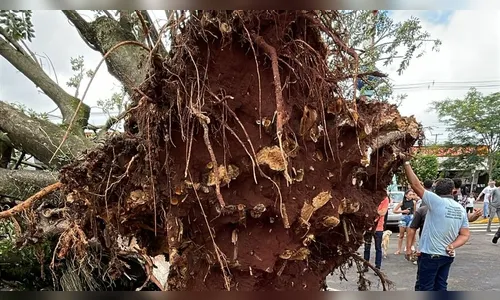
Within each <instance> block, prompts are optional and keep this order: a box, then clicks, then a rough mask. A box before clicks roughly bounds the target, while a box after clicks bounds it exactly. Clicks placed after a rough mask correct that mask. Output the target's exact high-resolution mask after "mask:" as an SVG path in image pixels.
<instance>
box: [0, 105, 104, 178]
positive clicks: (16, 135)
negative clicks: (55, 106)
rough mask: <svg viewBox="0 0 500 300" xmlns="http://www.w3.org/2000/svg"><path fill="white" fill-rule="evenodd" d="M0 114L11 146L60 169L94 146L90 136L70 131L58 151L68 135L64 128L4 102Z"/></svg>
mask: <svg viewBox="0 0 500 300" xmlns="http://www.w3.org/2000/svg"><path fill="white" fill-rule="evenodd" d="M0 115H1V116H2V118H0V131H3V132H5V133H6V134H7V137H8V138H9V140H10V141H11V143H12V145H13V146H14V147H16V148H18V149H23V150H24V151H25V152H27V153H29V154H31V155H33V156H34V157H36V158H37V159H38V160H39V161H41V162H43V163H44V164H46V165H47V166H50V167H53V168H60V167H61V166H63V165H65V164H67V163H69V162H70V161H72V160H73V159H74V158H75V157H76V156H77V155H78V154H79V153H81V152H82V151H84V150H87V149H89V148H92V147H93V146H94V144H93V143H92V142H91V141H89V140H88V139H87V138H85V137H83V136H79V135H74V134H71V133H69V134H68V136H67V138H66V140H65V142H64V143H63V145H62V147H61V149H59V150H58V149H57V148H58V146H59V145H60V144H61V142H62V141H63V138H64V136H65V134H66V130H65V128H63V127H60V126H57V125H55V124H53V123H51V122H49V121H45V120H42V119H37V118H31V117H29V116H27V115H25V114H24V113H22V112H21V111H19V110H17V109H15V108H13V107H12V106H10V105H8V104H7V103H5V102H2V101H0ZM56 150H57V152H56ZM54 153H55V154H54Z"/></svg>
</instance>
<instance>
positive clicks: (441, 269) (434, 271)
mask: <svg viewBox="0 0 500 300" xmlns="http://www.w3.org/2000/svg"><path fill="white" fill-rule="evenodd" d="M454 259H455V258H454V257H450V256H442V255H430V254H427V253H421V254H420V256H419V257H418V270H417V281H416V283H415V290H416V291H417V290H418V291H446V290H447V289H448V275H449V274H450V267H451V264H452V263H453V260H454Z"/></svg>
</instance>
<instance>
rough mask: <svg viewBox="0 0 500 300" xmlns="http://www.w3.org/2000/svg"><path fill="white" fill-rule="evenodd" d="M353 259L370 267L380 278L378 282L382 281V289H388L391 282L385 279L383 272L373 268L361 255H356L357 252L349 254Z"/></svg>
mask: <svg viewBox="0 0 500 300" xmlns="http://www.w3.org/2000/svg"><path fill="white" fill-rule="evenodd" d="M351 257H352V258H353V259H354V260H356V261H358V262H361V263H363V264H364V265H365V266H367V267H369V268H370V269H372V270H373V272H375V274H376V275H377V277H378V278H380V282H381V283H382V289H383V290H384V291H388V290H389V286H390V285H392V282H391V281H390V280H389V279H387V278H386V277H385V275H384V273H382V272H381V271H380V270H379V269H377V268H375V267H374V266H373V265H372V264H371V263H370V262H369V261H367V260H365V259H364V258H362V257H361V256H359V255H357V254H354V255H353V256H351Z"/></svg>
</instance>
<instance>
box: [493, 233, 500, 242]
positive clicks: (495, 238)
mask: <svg viewBox="0 0 500 300" xmlns="http://www.w3.org/2000/svg"><path fill="white" fill-rule="evenodd" d="M499 238H500V234H498V233H496V234H495V236H494V237H493V239H492V240H491V242H492V243H493V244H496V243H497V242H498V239H499Z"/></svg>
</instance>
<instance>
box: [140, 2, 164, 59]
mask: <svg viewBox="0 0 500 300" xmlns="http://www.w3.org/2000/svg"><path fill="white" fill-rule="evenodd" d="M140 12H141V15H142V16H143V17H144V19H145V21H146V24H147V25H149V28H148V30H149V35H150V37H151V40H152V42H153V46H154V45H156V43H157V42H158V40H160V39H161V37H160V34H159V33H158V30H156V27H155V24H154V22H153V19H151V16H150V15H149V13H148V11H147V10H141V11H140ZM151 48H152V47H151ZM158 49H159V50H158V51H159V53H160V55H162V56H166V55H167V50H166V49H165V47H164V46H163V43H162V42H160V43H159V46H158Z"/></svg>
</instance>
